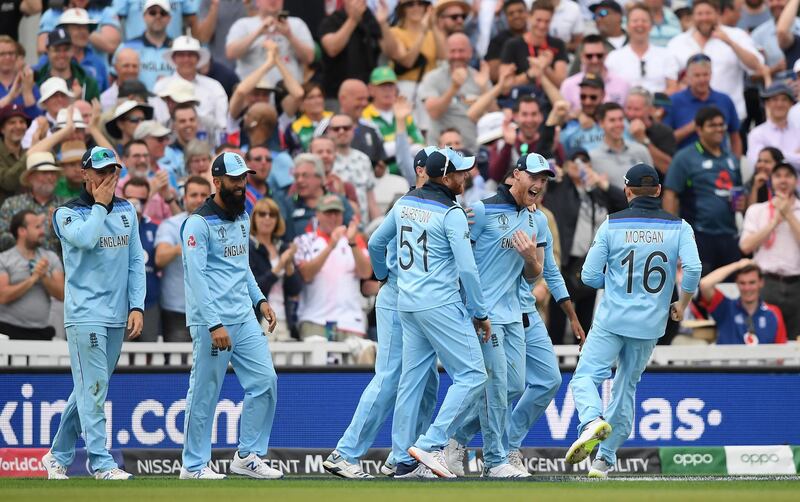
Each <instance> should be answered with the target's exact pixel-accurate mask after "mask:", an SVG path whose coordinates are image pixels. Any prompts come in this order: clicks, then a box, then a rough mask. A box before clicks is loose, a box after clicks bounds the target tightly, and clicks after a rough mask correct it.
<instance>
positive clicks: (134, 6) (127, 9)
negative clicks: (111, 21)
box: [111, 0, 199, 40]
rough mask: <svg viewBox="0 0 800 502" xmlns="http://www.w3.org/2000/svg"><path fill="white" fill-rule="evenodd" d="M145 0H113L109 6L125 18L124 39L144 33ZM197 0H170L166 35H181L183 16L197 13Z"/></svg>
mask: <svg viewBox="0 0 800 502" xmlns="http://www.w3.org/2000/svg"><path fill="white" fill-rule="evenodd" d="M144 4H145V0H113V3H112V4H111V8H112V9H114V11H115V12H116V13H117V15H118V16H119V17H124V18H125V23H124V27H125V40H130V39H131V38H135V37H140V36H142V34H143V33H144V30H145V24H144ZM198 5H199V1H198V0H170V1H169V8H170V11H171V13H172V19H170V21H169V25H167V35H168V36H169V37H170V38H178V37H179V36H181V35H183V28H184V26H183V18H184V17H185V16H193V15H195V14H197V8H198Z"/></svg>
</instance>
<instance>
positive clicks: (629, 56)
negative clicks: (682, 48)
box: [606, 44, 679, 93]
mask: <svg viewBox="0 0 800 502" xmlns="http://www.w3.org/2000/svg"><path fill="white" fill-rule="evenodd" d="M642 63H644V64H642ZM606 68H608V71H609V72H610V73H613V74H614V75H616V76H618V77H622V78H624V79H625V80H627V81H628V83H630V85H631V86H633V87H635V86H641V87H644V88H645V89H647V90H648V91H650V92H653V93H655V92H664V90H665V89H666V88H667V79H669V80H676V81H677V80H678V72H679V68H678V61H677V60H676V59H675V57H674V56H673V55H672V54H671V53H670V52H669V50H667V49H666V48H664V47H658V46H655V45H652V44H651V45H650V46H649V47H648V48H647V52H645V53H644V57H642V59H639V56H637V55H636V53H635V52H633V49H631V46H630V45H625V46H623V47H622V48H621V49H615V50H613V51H611V52H610V53H609V54H608V57H606Z"/></svg>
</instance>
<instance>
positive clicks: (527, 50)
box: [500, 36, 569, 73]
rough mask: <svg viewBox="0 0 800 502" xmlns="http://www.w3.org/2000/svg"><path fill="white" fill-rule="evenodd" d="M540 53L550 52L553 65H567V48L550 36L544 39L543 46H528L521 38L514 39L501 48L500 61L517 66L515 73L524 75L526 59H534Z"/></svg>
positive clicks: (526, 64) (526, 66) (526, 69)
mask: <svg viewBox="0 0 800 502" xmlns="http://www.w3.org/2000/svg"><path fill="white" fill-rule="evenodd" d="M542 51H550V52H552V53H553V63H552V64H553V65H555V64H556V62H557V61H564V62H565V63H569V59H568V57H567V46H566V45H565V44H564V42H562V41H561V40H559V39H557V38H553V37H551V36H548V37H547V38H546V42H545V44H544V45H539V46H534V45H529V44H528V43H527V42H526V41H525V39H524V38H523V37H514V38H512V39H511V40H509V41H507V42H506V43H505V45H504V46H503V52H502V55H501V57H500V59H501V60H502V61H503V63H514V64H515V65H517V73H525V72H526V71H528V68H529V65H528V58H529V57H536V56H538V55H539V54H540V53H541V52H542Z"/></svg>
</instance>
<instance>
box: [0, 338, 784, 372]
mask: <svg viewBox="0 0 800 502" xmlns="http://www.w3.org/2000/svg"><path fill="white" fill-rule="evenodd" d="M270 350H271V351H272V359H273V362H274V364H275V365H276V366H295V367H297V366H325V365H327V364H329V363H331V362H335V363H336V364H342V365H352V364H355V363H356V357H355V354H353V347H352V345H349V344H347V343H345V342H271V343H270ZM555 353H556V356H557V357H558V359H559V363H561V364H562V365H567V366H570V365H575V364H576V363H577V361H578V354H579V352H578V347H577V346H576V345H559V346H556V347H555ZM191 357H192V344H191V343H160V342H159V343H127V342H126V343H124V344H123V345H122V355H121V356H120V361H119V366H123V367H130V366H134V367H136V366H151V367H153V366H167V367H174V366H182V365H187V364H190V363H191ZM650 364H651V366H748V367H758V366H765V365H766V366H800V344H798V343H797V342H790V343H787V344H781V345H766V344H765V345H757V346H750V345H707V346H703V345H681V346H674V345H673V346H669V345H665V346H658V347H656V349H655V351H654V353H653V357H652V359H651V361H650ZM35 366H63V367H68V366H69V350H68V347H67V343H66V342H65V341H63V340H53V341H47V342H42V341H23V340H0V367H16V368H19V367H35Z"/></svg>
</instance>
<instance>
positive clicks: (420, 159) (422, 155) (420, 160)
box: [414, 146, 438, 168]
mask: <svg viewBox="0 0 800 502" xmlns="http://www.w3.org/2000/svg"><path fill="white" fill-rule="evenodd" d="M436 150H438V148H437V147H435V146H426V147H425V148H423V149H422V150H420V151H418V152H417V154H416V155H415V156H414V167H415V168H417V167H425V163H426V162H427V161H428V155H430V154H432V153H433V152H435V151H436Z"/></svg>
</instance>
